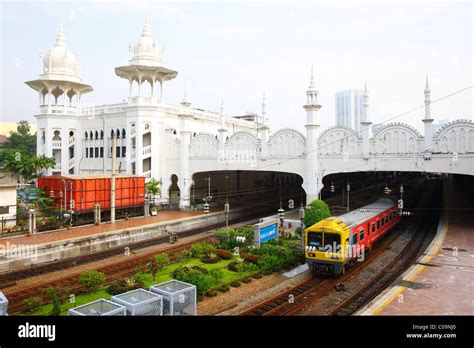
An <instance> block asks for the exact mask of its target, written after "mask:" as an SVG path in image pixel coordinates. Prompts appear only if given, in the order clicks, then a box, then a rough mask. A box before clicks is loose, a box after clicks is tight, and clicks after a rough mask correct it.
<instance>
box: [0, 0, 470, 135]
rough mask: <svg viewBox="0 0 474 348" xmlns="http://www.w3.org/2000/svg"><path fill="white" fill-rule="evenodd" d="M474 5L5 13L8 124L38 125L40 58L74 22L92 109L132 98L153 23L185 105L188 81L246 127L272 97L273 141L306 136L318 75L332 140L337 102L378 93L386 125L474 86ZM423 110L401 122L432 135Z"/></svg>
mask: <svg viewBox="0 0 474 348" xmlns="http://www.w3.org/2000/svg"><path fill="white" fill-rule="evenodd" d="M472 3H473V2H472V1H458V2H455V1H449V2H448V1H446V2H441V1H435V2H432V1H430V2H428V1H396V2H388V1H384V2H383V4H380V3H379V2H375V1H361V2H358V1H350V2H349V1H314V2H298V1H292V2H267V1H261V2H256V1H255V2H254V1H245V2H244V1H240V2H222V1H219V2H210V1H207V2H190V1H189V2H185V1H182V2H174V3H168V2H148V3H139V4H136V3H135V2H118V3H117V2H101V3H91V2H70V3H61V2H54V1H49V2H24V3H14V2H5V1H2V2H1V18H0V22H1V55H0V56H1V60H2V61H1V80H0V81H1V99H0V112H1V114H0V116H1V120H2V121H18V120H20V119H27V120H29V121H32V122H34V116H33V115H34V114H35V112H36V110H37V106H38V96H37V92H35V91H33V90H32V89H30V88H29V87H28V86H27V85H25V83H24V82H25V81H28V80H33V79H36V78H37V77H38V74H39V73H40V59H39V54H40V52H43V53H46V52H47V50H48V49H49V48H51V47H52V46H53V45H54V41H55V38H56V34H57V31H58V28H59V23H60V21H61V20H62V21H63V25H64V32H65V35H66V40H67V43H68V48H69V49H70V50H71V51H72V52H73V53H74V54H76V55H80V56H81V58H82V80H83V81H84V82H86V83H89V84H91V85H92V86H93V88H94V91H93V92H92V93H90V94H88V95H87V96H85V97H84V98H83V102H84V103H87V104H89V105H92V104H96V105H102V104H108V103H117V102H121V101H122V100H124V99H126V98H127V97H128V83H127V81H125V80H123V79H120V78H119V77H117V76H116V75H115V72H114V68H115V67H117V66H121V65H126V64H127V60H128V58H129V55H128V44H129V42H133V43H135V42H136V41H137V40H138V38H139V37H140V34H141V31H142V29H143V25H144V22H145V17H146V16H148V17H149V23H150V25H151V28H152V31H153V36H154V39H155V41H156V42H157V43H159V44H163V45H164V46H165V48H166V50H165V61H166V63H167V64H168V65H169V66H170V67H171V68H173V69H175V70H177V71H178V77H177V78H176V79H175V80H173V81H171V82H168V83H167V84H165V89H164V96H165V98H166V101H167V102H169V103H178V102H180V100H181V98H182V95H183V86H184V81H187V86H188V88H187V89H188V96H189V98H190V100H191V101H192V102H193V106H194V107H197V108H203V109H207V110H211V111H216V110H218V109H219V105H220V100H221V97H223V98H224V104H225V112H226V113H227V114H228V115H240V114H243V113H245V112H247V111H253V112H257V113H260V111H261V100H262V93H263V92H264V91H265V92H266V95H267V103H268V106H267V109H268V117H269V119H270V125H271V128H272V129H273V130H275V129H278V128H281V127H293V128H297V129H300V130H302V129H303V126H304V121H305V111H304V109H303V108H302V105H303V104H304V103H305V100H306V97H305V91H306V89H307V87H308V84H309V78H310V69H311V64H314V69H315V73H316V79H317V85H318V88H319V90H320V103H321V104H322V105H323V108H322V110H321V111H320V119H321V124H322V127H323V128H326V127H328V126H331V125H333V124H334V120H335V116H334V114H335V111H334V110H335V105H334V104H335V100H334V98H335V97H334V94H335V92H337V91H339V90H343V89H352V88H363V85H364V81H365V80H367V81H368V86H369V90H370V103H371V115H372V120H373V121H374V122H376V123H377V122H384V121H386V120H388V119H390V118H392V117H394V116H395V115H397V114H399V113H401V112H403V111H406V110H409V109H411V108H414V107H417V106H420V105H423V98H424V96H423V89H424V84H425V76H426V74H428V75H429V79H430V85H431V90H432V99H436V98H439V97H442V96H444V95H447V94H449V93H451V92H454V91H456V90H459V89H462V88H465V87H468V86H470V85H473V24H472V23H473V13H474V9H473V5H472ZM432 113H433V116H434V118H435V119H450V120H454V119H457V118H469V119H471V118H472V115H473V89H470V90H468V91H467V92H464V93H460V94H458V95H456V96H454V97H451V98H449V99H447V100H444V101H442V102H439V103H438V104H435V105H433V107H432ZM422 114H423V110H420V111H418V112H415V113H412V114H410V115H407V116H404V117H401V118H399V119H397V121H402V122H408V123H410V124H411V125H413V126H415V127H416V128H418V129H421V127H422V123H421V121H420V119H421V117H422Z"/></svg>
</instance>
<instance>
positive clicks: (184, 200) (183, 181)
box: [178, 113, 191, 209]
mask: <svg viewBox="0 0 474 348" xmlns="http://www.w3.org/2000/svg"><path fill="white" fill-rule="evenodd" d="M180 117H181V131H180V132H179V134H180V136H181V149H180V150H181V151H180V173H179V177H178V186H179V189H180V199H179V207H180V208H181V209H188V208H189V207H190V204H191V202H190V197H189V189H190V187H191V178H190V176H189V143H190V141H191V131H190V130H188V118H189V117H190V115H188V114H187V113H185V114H183V115H180Z"/></svg>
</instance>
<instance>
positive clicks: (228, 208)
mask: <svg viewBox="0 0 474 348" xmlns="http://www.w3.org/2000/svg"><path fill="white" fill-rule="evenodd" d="M229 211H230V204H229V201H226V202H225V204H224V213H225V231H226V233H228V229H229Z"/></svg>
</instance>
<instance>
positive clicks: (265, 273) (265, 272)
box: [262, 269, 273, 275]
mask: <svg viewBox="0 0 474 348" xmlns="http://www.w3.org/2000/svg"><path fill="white" fill-rule="evenodd" d="M262 273H263V274H264V275H270V274H272V273H273V271H272V270H271V269H266V270H264V271H263V272H262Z"/></svg>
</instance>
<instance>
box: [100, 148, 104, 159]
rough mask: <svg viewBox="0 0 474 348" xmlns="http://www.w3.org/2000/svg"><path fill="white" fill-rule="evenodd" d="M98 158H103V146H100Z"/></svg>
mask: <svg viewBox="0 0 474 348" xmlns="http://www.w3.org/2000/svg"><path fill="white" fill-rule="evenodd" d="M100 158H104V148H103V147H101V148H100Z"/></svg>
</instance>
